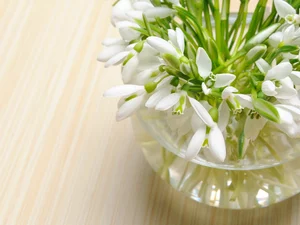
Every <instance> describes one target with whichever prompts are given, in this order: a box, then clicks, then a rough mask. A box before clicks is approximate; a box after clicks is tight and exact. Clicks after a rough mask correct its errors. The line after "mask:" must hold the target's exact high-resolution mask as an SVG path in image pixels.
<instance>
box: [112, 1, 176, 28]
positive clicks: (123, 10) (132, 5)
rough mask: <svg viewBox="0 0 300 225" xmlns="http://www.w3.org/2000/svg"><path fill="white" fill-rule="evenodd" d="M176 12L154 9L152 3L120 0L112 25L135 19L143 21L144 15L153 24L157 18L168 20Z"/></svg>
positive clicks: (166, 9)
mask: <svg viewBox="0 0 300 225" xmlns="http://www.w3.org/2000/svg"><path fill="white" fill-rule="evenodd" d="M173 13H174V11H173V10H172V9H170V8H167V7H154V5H153V4H152V3H151V1H147V0H144V1H133V0H120V1H119V2H118V3H117V4H116V5H115V6H114V7H113V10H112V24H113V25H114V26H116V25H117V23H118V22H123V21H134V19H140V20H141V19H142V18H143V14H144V15H145V16H146V17H147V19H148V20H149V21H150V22H152V21H155V18H156V17H159V18H166V17H168V16H171V15H172V14H173Z"/></svg>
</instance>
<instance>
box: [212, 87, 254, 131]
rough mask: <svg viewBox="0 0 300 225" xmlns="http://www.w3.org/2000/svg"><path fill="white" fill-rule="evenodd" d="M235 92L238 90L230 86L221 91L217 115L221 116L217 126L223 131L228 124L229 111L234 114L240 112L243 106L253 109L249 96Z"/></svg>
mask: <svg viewBox="0 0 300 225" xmlns="http://www.w3.org/2000/svg"><path fill="white" fill-rule="evenodd" d="M237 92H238V90H237V89H236V88H234V87H231V86H228V87H226V88H225V89H224V90H223V92H222V99H223V101H222V103H221V104H220V106H219V115H221V116H220V117H219V121H218V127H219V128H220V130H221V131H224V130H225V128H226V126H227V124H228V120H229V118H230V111H233V113H234V114H236V113H240V112H241V110H242V109H244V108H249V109H253V105H252V99H251V97H250V96H249V95H245V94H238V93H237ZM228 103H229V105H230V107H229V106H228Z"/></svg>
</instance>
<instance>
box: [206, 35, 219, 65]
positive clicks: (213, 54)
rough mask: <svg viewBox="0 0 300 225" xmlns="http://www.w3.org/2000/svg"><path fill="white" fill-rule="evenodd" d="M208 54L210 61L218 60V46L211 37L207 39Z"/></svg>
mask: <svg viewBox="0 0 300 225" xmlns="http://www.w3.org/2000/svg"><path fill="white" fill-rule="evenodd" d="M208 54H209V56H210V58H211V60H212V61H214V62H217V61H218V55H219V54H218V47H217V45H216V43H215V41H214V40H212V39H211V38H209V39H208Z"/></svg>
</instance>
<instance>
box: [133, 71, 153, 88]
mask: <svg viewBox="0 0 300 225" xmlns="http://www.w3.org/2000/svg"><path fill="white" fill-rule="evenodd" d="M153 71H154V70H153V69H147V70H143V71H141V72H139V73H138V74H137V75H136V76H135V77H134V79H133V81H132V83H134V84H138V85H145V84H146V83H147V82H149V79H150V77H151V75H152V73H153Z"/></svg>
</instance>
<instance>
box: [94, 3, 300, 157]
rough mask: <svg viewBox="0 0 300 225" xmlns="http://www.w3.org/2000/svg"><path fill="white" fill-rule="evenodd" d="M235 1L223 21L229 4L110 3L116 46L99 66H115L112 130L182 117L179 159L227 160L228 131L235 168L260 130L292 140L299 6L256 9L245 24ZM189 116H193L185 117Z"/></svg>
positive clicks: (109, 43) (298, 107) (297, 113)
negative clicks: (155, 115)
mask: <svg viewBox="0 0 300 225" xmlns="http://www.w3.org/2000/svg"><path fill="white" fill-rule="evenodd" d="M248 3H249V0H241V1H240V8H239V12H238V14H237V16H236V17H235V19H234V20H233V21H230V0H223V1H222V2H220V1H219V0H119V1H117V2H116V3H115V4H114V6H113V10H112V24H113V25H114V26H115V27H116V28H117V29H118V30H119V33H120V35H121V38H117V39H112V38H109V39H106V40H104V41H103V45H104V46H105V48H104V50H103V51H102V53H101V54H100V55H99V57H98V60H99V61H101V62H105V66H106V67H109V66H112V65H118V64H122V78H123V82H124V85H122V86H117V87H113V88H111V89H109V90H108V91H106V92H105V94H104V96H107V97H121V100H120V103H119V110H118V112H117V120H123V119H125V118H127V117H129V116H131V115H132V114H133V113H134V112H135V111H136V110H138V109H139V108H141V107H147V108H149V109H150V110H151V109H152V110H153V109H154V110H158V111H167V112H170V111H171V112H172V113H173V116H179V115H180V116H181V117H182V119H184V118H185V116H187V117H191V118H190V119H189V120H187V121H191V123H192V128H193V135H192V136H191V137H190V138H189V139H188V140H187V142H188V144H187V150H186V154H185V158H186V159H188V160H191V159H193V158H194V157H196V156H197V154H198V153H199V151H200V150H201V148H202V147H208V148H209V149H210V152H211V153H212V155H213V156H214V157H215V159H216V160H219V161H224V160H225V158H226V140H227V138H228V133H230V128H231V125H230V124H231V123H232V121H235V122H238V124H239V126H238V127H239V128H238V129H237V131H238V135H237V136H236V139H237V140H235V141H236V143H237V150H238V151H237V154H238V157H239V158H242V157H243V155H244V154H245V150H246V149H247V146H248V144H249V143H251V141H255V139H256V138H257V136H258V135H259V132H260V131H261V130H262V129H263V127H264V126H265V125H266V123H272V124H273V125H274V126H276V127H277V128H278V129H280V130H281V131H282V132H284V133H285V134H286V135H288V136H290V137H300V123H299V121H300V99H299V97H298V91H297V85H300V72H299V71H300V57H299V46H300V29H299V24H300V15H298V14H297V11H298V9H299V7H300V1H299V0H288V1H287V2H286V1H284V0H274V2H273V7H272V10H271V11H270V12H266V5H267V0H259V1H258V4H257V6H256V9H255V11H254V13H253V15H252V17H251V20H250V21H249V15H248ZM190 109H192V110H193V111H194V113H193V115H192V116H191V114H186V115H185V111H186V110H190Z"/></svg>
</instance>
